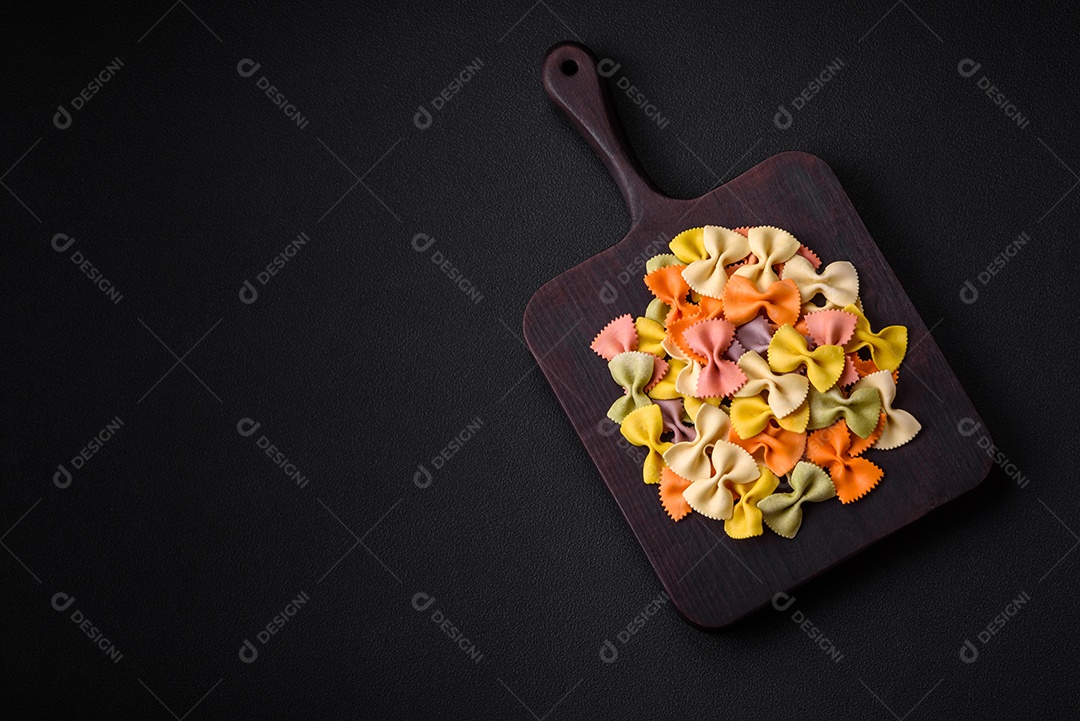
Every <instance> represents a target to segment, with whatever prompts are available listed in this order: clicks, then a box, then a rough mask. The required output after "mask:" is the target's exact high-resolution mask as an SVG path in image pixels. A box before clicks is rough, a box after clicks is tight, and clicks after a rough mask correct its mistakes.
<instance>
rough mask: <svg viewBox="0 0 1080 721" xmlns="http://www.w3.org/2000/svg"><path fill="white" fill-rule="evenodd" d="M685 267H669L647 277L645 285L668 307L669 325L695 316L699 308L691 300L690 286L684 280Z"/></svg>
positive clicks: (667, 320) (667, 322) (655, 271)
mask: <svg viewBox="0 0 1080 721" xmlns="http://www.w3.org/2000/svg"><path fill="white" fill-rule="evenodd" d="M685 267H686V266H684V265H669V266H667V267H665V268H660V269H659V270H654V271H653V272H651V273H649V274H648V275H647V276H645V285H646V286H648V288H649V290H651V291H652V294H653V295H654V296H656V299H657V300H659V301H660V302H662V303H665V304H666V305H668V306H669V307H670V308H671V310H670V311H668V315H667V319H666V320H665V322H666V324H667V325H669V326H670V325H671V324H672V323H673V322H674V321H677V320H679V319H680V318H682V317H684V316H687V315H694V313H695V312H696V311H697V306H695V305H694V304H693V303H691V302H690V300H689V295H690V286H689V285H687V284H686V281H685V280H683V277H682V270H683V268H685Z"/></svg>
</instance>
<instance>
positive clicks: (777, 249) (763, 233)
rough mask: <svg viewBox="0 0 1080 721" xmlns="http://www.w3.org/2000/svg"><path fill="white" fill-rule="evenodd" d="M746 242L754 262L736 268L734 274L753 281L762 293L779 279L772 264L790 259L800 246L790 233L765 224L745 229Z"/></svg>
mask: <svg viewBox="0 0 1080 721" xmlns="http://www.w3.org/2000/svg"><path fill="white" fill-rule="evenodd" d="M747 242H748V244H749V246H750V252H751V253H753V254H754V259H755V262H753V263H747V264H746V265H744V266H742V267H740V268H737V269H736V270H735V275H738V276H742V277H743V278H747V279H748V280H751V281H753V283H754V285H755V286H757V289H758V290H759V291H761V292H762V293H764V292H765V291H767V290H768V289H769V286H770V285H772V284H773V283H775V282H776V281H778V280H780V278H778V277H777V275H776V272H775V271H773V266H774V265H778V264H780V263H786V262H787V261H789V260H791V259H792V258H793V257H794V256H795V254H796V253H798V252H799V248H800V247H801V246H800V243H799V241H797V240H796V239H795V236H794V235H792V234H791V233H789V232H787V231H786V230H780V229H779V228H773V227H770V226H765V225H762V226H758V227H756V228H750V230H749V231H747Z"/></svg>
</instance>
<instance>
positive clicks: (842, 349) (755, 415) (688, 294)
mask: <svg viewBox="0 0 1080 721" xmlns="http://www.w3.org/2000/svg"><path fill="white" fill-rule="evenodd" d="M670 248H671V253H670V254H663V255H657V256H656V257H654V258H652V259H650V260H649V261H648V263H647V265H646V271H647V275H646V276H645V285H646V286H648V288H649V290H650V291H651V292H652V294H653V296H654V299H653V300H652V302H650V303H649V306H648V309H647V310H646V311H645V314H644V315H643V316H641V317H639V318H633V317H631V316H630V315H629V314H628V315H622V316H619V317H618V318H615V319H614V320H613V321H611V322H610V323H608V325H607V326H606V327H604V329H603V330H601V331H600V333H599V334H598V335H597V336H596V338H595V339H594V340H593V342H592V345H591V348H592V349H593V350H594V351H595V352H596V353H597V354H598V355H599V356H601V357H602V358H603V359H604V360H606V361H607V362H608V368H609V369H610V371H611V377H612V378H613V379H614V380H615V382H616V383H618V384H619V385H621V386H622V387H623V389H624V392H623V394H622V395H621V396H620V397H619V398H618V399H617V400H616V401H615V402H614V403H613V404H612V405H611V408H610V409H609V410H608V414H607V415H608V417H609V418H610V419H611V420H612V421H614V422H615V423H618V424H620V427H621V431H622V435H623V436H624V437H625V438H626V440H627V441H629V442H630V443H632V444H634V445H635V446H641V447H644V448H645V449H646V456H645V462H644V467H643V474H644V478H645V483H652V484H658V485H659V492H660V501H661V503H662V504H663V506H664V509H665V510H666V511H667V513H668V515H669V516H671V518H672V519H673V520H675V521H679V520H680V519H682V518H684V517H686V516H687V514H689V513H691V512H692V511H696V512H697V513H700V514H701V515H703V516H706V517H708V518H712V519H715V520H722V521H723V522H724V530H725V531H726V532H727V534H728V535H729V536H731V537H732V538H751V537H754V536H759V535H761V534H762V533H763V524H764V525H767V526H768V527H769V528H770V529H772V530H773V531H775V532H776V533H777V534H779V535H780V536H783V537H785V538H794V537H795V534H796V533H797V532H798V530H799V528H800V526H801V525H802V518H803V508H802V507H803V504H805V503H808V502H816V501H826V500H828V499H831V498H834V497H838V498H839V499H840V501H841V502H842V503H845V504H846V503H851V502H852V501H856V500H858V499H860V498H862V497H863V496H865V495H866V494H867V493H869V492H870V491H871V490H872V489H873V488H875V487H876V486H877V485H878V483H879V482H880V481H881V477H882V475H883V471H882V469H881V468H880V467H879V466H877V465H875V464H874V463H873V462H872V461H871V460H869V459H868V458H865V457H864V454H866V452H867V451H868V450H870V449H876V450H882V451H885V450H889V449H892V448H896V447H898V446H901V445H903V444H905V443H907V442H908V441H910V440H911V439H912V438H914V437H915V434H916V433H918V432H919V429H920V428H921V426H920V424H919V422H918V421H917V420H916V419H915V418H914V416H912V415H911V414H910V413H908V412H907V411H904V410H901V409H899V408H897V407H895V405H894V402H895V398H896V387H897V386H896V384H897V382H898V381H899V373H898V370H897V369H898V368H899V367H900V363H901V361H903V359H904V354H905V353H906V351H907V343H908V333H907V328H905V327H904V326H888V327H886V328H882V329H881V330H878V331H874V330H873V329H872V327H871V325H870V321H869V320H867V318H866V316H865V315H864V314H863V308H862V303H861V301H860V300H859V276H858V273H857V272H856V270H855V266H853V265H852V264H851V263H849V262H847V261H843V260H841V261H837V262H834V263H830V264H828V265H826V266H824V267H822V262H821V260H820V259H819V258H818V257H817V256H816V255H815V254H814V252H813V251H812V250H810V249H809V248H807V247H806V246H805V245H802V244H801V243H800V242H799V241H798V240H796V239H795V237H794V236H793V235H792V234H791V233H788V232H786V231H783V230H780V229H779V228H773V227H768V226H759V227H753V228H736V229H735V230H729V229H727V228H721V227H719V226H711V225H709V226H705V227H704V228H693V229H691V230H687V231H685V232H683V233H680V234H679V235H678V236H676V237H675V238H674V239H673V240H672V241H671V244H670Z"/></svg>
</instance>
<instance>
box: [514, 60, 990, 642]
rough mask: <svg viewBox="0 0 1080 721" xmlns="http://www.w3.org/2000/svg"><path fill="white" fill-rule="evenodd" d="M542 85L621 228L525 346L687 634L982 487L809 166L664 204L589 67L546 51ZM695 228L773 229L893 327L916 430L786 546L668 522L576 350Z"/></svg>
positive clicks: (693, 522)
mask: <svg viewBox="0 0 1080 721" xmlns="http://www.w3.org/2000/svg"><path fill="white" fill-rule="evenodd" d="M542 74H543V82H544V87H545V89H546V90H547V92H548V95H549V96H550V97H551V99H552V101H553V102H554V103H555V104H556V105H557V106H558V107H559V108H560V109H562V110H563V111H564V112H565V113H566V115H567V116H568V117H569V118H570V120H571V121H572V122H573V124H574V125H575V127H576V128H577V129H578V130H579V132H580V133H581V134H582V135H583V136H584V137H585V139H586V140H587V141H588V142H589V144H590V145H591V146H592V147H593V149H594V150H595V151H596V152H597V154H598V155H599V156H600V158H601V159H602V160H603V162H604V164H605V166H607V168H608V170H609V171H610V172H611V174H612V176H613V177H614V179H615V181H616V183H617V184H618V186H619V189H620V191H621V192H622V194H623V197H624V199H625V200H626V204H627V208H628V210H629V212H630V216H631V221H632V227H631V229H630V231H629V232H628V233H627V234H626V236H625V237H624V238H623V239H622V240H621V241H620V242H618V243H616V244H615V245H613V246H612V247H610V248H609V249H608V250H606V251H604V252H603V253H600V254H599V255H596V256H594V257H593V258H590V259H589V260H587V261H585V262H584V263H582V264H580V265H578V266H576V267H575V268H572V269H571V270H568V271H567V272H565V273H563V274H562V275H560V276H558V277H557V278H555V279H554V280H552V281H550V282H549V283H547V284H545V285H544V286H543V287H541V288H540V289H539V290H538V291H537V292H536V294H535V295H534V296H533V298H532V299H531V301H530V302H529V305H528V307H527V308H526V311H525V317H524V331H525V337H526V340H527V342H528V344H529V347H530V349H531V351H532V353H533V354H534V355H535V357H536V359H537V361H538V363H539V365H540V367H541V368H542V370H543V372H544V374H545V376H546V377H547V379H548V382H549V383H550V384H551V386H552V388H553V390H554V391H555V395H556V396H557V398H558V400H559V403H560V404H561V405H562V407H563V408H564V410H565V411H566V414H567V416H568V417H569V418H570V421H571V422H572V423H573V425H574V428H575V430H576V432H577V434H578V435H579V436H580V438H581V441H582V443H584V444H585V448H586V449H587V450H588V452H589V455H590V456H591V457H592V459H593V461H594V462H595V464H596V467H597V468H598V469H599V471H600V474H601V476H602V477H603V479H604V482H605V483H606V485H607V487H608V489H609V490H610V491H611V493H612V495H613V496H614V497H615V499H616V501H617V502H618V504H619V507H620V509H621V510H622V513H623V515H624V516H625V517H626V520H627V521H628V522H629V524H630V526H631V528H632V529H633V532H634V534H635V536H636V537H637V540H638V541H639V543H640V544H641V546H642V548H643V549H644V550H645V553H646V554H647V555H648V558H649V560H650V562H651V563H652V566H653V568H654V569H655V570H656V573H657V575H658V576H659V578H660V580H661V582H662V583H663V585H664V588H665V589H666V590H667V592H668V595H669V596H670V597H671V599H672V601H673V603H674V605H675V606H676V607H677V608H678V609H679V611H680V612H681V613H682V614H683V615H684V616H685V617H686V618H687V619H688V620H689V621H691V622H692V623H694V624H697V625H699V626H702V627H707V628H717V627H722V626H725V625H727V624H730V623H732V622H733V621H735V620H737V619H739V618H741V617H743V616H745V615H746V614H748V613H750V612H751V611H753V610H755V609H757V608H759V607H761V606H763V605H765V604H767V603H769V602H770V599H772V597H773V596H774V594H776V593H777V592H779V591H790V590H791V589H793V588H794V587H796V586H798V585H799V584H801V583H803V582H805V581H807V580H809V579H810V578H812V577H814V576H816V575H818V574H820V573H821V572H822V571H824V570H826V569H828V568H830V567H832V566H834V565H836V564H837V563H839V562H840V561H842V560H844V559H845V558H847V557H849V556H851V555H852V554H854V553H857V552H858V551H860V550H862V549H864V548H866V547H867V546H869V545H870V544H872V543H874V542H875V541H877V540H880V539H881V538H883V537H885V536H887V535H889V534H890V533H892V532H894V531H896V530H897V529H899V528H901V527H903V526H905V525H907V524H909V523H911V522H912V521H914V520H916V519H918V518H920V517H921V516H923V515H925V514H926V513H927V512H929V511H931V510H933V509H934V508H937V507H939V506H940V505H942V504H944V503H946V502H948V501H950V500H952V499H954V498H956V497H958V496H960V495H961V494H963V493H965V492H966V491H969V490H971V489H972V488H974V487H975V486H976V485H977V484H978V483H979V482H981V481H982V479H983V478H984V477H985V476H986V473H987V471H988V470H989V467H990V458H989V457H988V456H987V455H985V454H984V453H982V452H981V451H980V450H979V448H978V447H977V446H976V444H974V443H971V442H969V439H966V438H964V437H963V436H962V435H961V434H960V433H959V431H958V427H957V424H958V422H959V421H960V420H961V419H963V418H971V419H973V422H975V423H977V422H980V420H979V416H978V413H977V412H976V411H975V409H974V407H973V406H972V404H971V401H970V400H969V399H968V396H967V394H966V393H965V391H964V389H963V387H962V386H961V384H960V381H959V380H958V379H957V377H956V375H955V374H954V373H953V371H952V369H951V368H950V367H949V364H948V362H947V361H946V360H945V358H944V356H943V355H942V353H941V350H940V349H939V347H938V345H937V343H936V342H935V340H934V338H933V336H931V335H930V334H929V331H928V329H927V328H926V325H925V324H924V323H923V321H922V319H921V318H920V317H919V315H918V313H917V312H916V310H915V308H914V306H913V305H912V304H911V302H910V300H909V299H908V297H907V295H906V294H905V292H904V289H903V288H902V287H901V285H900V282H899V281H898V280H897V278H896V276H895V275H894V273H893V271H892V269H891V268H890V267H889V265H888V264H887V263H886V261H885V259H884V258H883V257H882V255H881V252H880V251H879V250H878V247H877V245H876V244H875V243H874V241H873V239H872V238H871V237H870V235H869V233H868V232H867V230H866V227H865V226H864V225H863V223H862V221H861V220H860V218H859V216H858V214H857V213H856V211H855V208H854V207H853V206H852V203H851V201H850V200H849V199H848V197H847V195H846V194H845V192H844V190H843V188H842V187H841V186H840V183H839V181H838V180H837V178H836V176H835V175H834V174H833V172H832V170H831V169H830V168H829V166H828V165H827V164H826V163H825V162H824V161H823V160H821V159H820V158H817V157H815V156H813V155H809V154H806V153H798V152H788V153H781V154H779V155H775V156H773V157H771V158H769V159H768V160H766V161H764V162H762V163H759V164H758V165H756V166H754V167H753V168H751V169H750V170H748V171H747V172H745V173H743V174H742V175H740V176H738V177H737V178H735V179H734V180H732V181H730V182H728V183H726V184H725V185H723V186H720V187H718V188H716V189H714V190H712V191H711V192H709V193H707V194H706V195H704V196H702V197H701V198H697V199H693V200H680V199H672V198H668V197H665V196H664V195H662V194H661V193H660V192H659V191H658V190H657V189H656V188H655V186H654V185H653V184H652V183H651V182H650V181H649V180H648V179H647V178H646V177H645V176H644V174H643V172H642V171H641V170H640V167H639V165H638V164H637V162H636V161H635V160H634V158H633V155H632V154H631V153H630V151H629V149H628V147H627V145H626V142H625V139H624V136H623V134H622V132H621V130H620V128H619V123H618V120H617V118H616V117H615V114H614V112H613V110H612V106H611V103H610V98H609V97H608V96H607V93H606V89H605V85H604V80H603V79H602V78H600V77H599V76H598V74H597V72H596V59H595V57H594V56H593V55H592V53H591V52H589V51H588V50H587V49H586V48H584V47H582V46H580V45H577V44H573V43H565V44H560V45H557V46H555V47H554V48H552V49H551V50H550V51H549V53H548V55H547V57H546V59H545V61H544V65H543V69H542ZM867 162H868V163H872V159H868V160H867ZM705 224H714V225H721V226H725V227H729V228H734V227H739V226H744V225H774V226H777V227H780V228H783V229H785V230H788V231H790V232H791V233H793V234H794V235H795V237H797V238H798V239H799V240H800V241H802V242H803V243H805V244H806V245H808V246H809V247H810V248H812V249H813V250H814V251H815V252H816V253H817V254H818V255H819V256H820V257H821V259H822V260H823V261H824V262H825V263H830V262H832V261H836V260H849V261H851V262H852V263H854V264H855V267H856V268H857V269H858V272H859V278H860V293H861V297H862V300H863V304H864V308H865V311H866V315H867V317H868V318H869V319H870V322H871V325H872V326H873V327H874V328H875V329H877V328H880V327H881V326H884V325H893V324H901V325H905V326H907V327H908V331H909V342H908V353H907V357H906V358H905V360H904V363H903V365H902V366H901V369H900V370H901V373H900V383H899V387H898V394H897V400H896V402H897V405H898V406H899V407H901V408H904V409H906V410H909V411H910V412H912V413H913V414H914V415H915V416H916V417H917V418H918V419H919V421H920V422H921V423H922V425H923V428H922V431H921V432H920V433H919V435H918V436H917V437H916V438H915V439H914V440H913V441H912V442H910V443H908V444H907V445H905V446H902V447H901V448H899V449H896V450H891V451H875V450H871V451H869V452H868V454H867V457H868V458H870V459H871V460H873V461H874V463H876V464H878V465H879V466H881V467H882V468H883V469H884V470H885V476H884V478H883V480H882V481H881V483H880V485H879V486H878V487H877V488H876V489H875V490H874V491H873V492H871V493H870V494H869V495H868V496H866V497H865V498H864V499H862V500H860V501H858V502H856V503H854V504H850V505H847V506H845V505H842V504H841V503H840V502H839V501H831V502H827V503H821V504H814V505H813V506H812V507H809V508H808V509H807V511H806V518H805V521H804V523H803V527H802V529H801V530H800V531H799V534H798V536H797V537H796V538H795V539H794V540H786V539H783V538H780V537H779V536H777V535H775V534H773V533H771V532H769V531H768V530H766V532H765V534H764V535H763V536H760V537H757V538H753V539H747V540H742V541H736V540H733V539H731V538H728V537H727V536H726V534H725V533H724V530H723V525H722V524H721V523H720V522H717V521H713V520H709V519H707V518H704V517H702V516H700V515H699V514H696V513H695V514H691V515H690V516H688V517H687V518H685V519H684V520H683V521H680V522H679V523H674V522H672V521H671V519H670V518H669V517H668V516H667V515H666V514H665V512H664V509H663V508H662V506H661V504H660V501H659V499H658V497H657V487H656V486H650V485H645V484H643V483H642V480H641V463H642V460H643V458H644V454H645V451H644V449H641V448H635V447H632V446H629V445H628V444H626V442H625V441H624V440H623V438H622V437H621V435H620V434H619V432H618V427H617V426H616V425H615V424H613V423H611V421H609V420H608V419H607V418H606V416H605V413H606V411H607V408H608V407H609V406H610V404H611V402H612V401H613V400H614V399H615V398H616V397H617V396H618V394H619V393H620V389H619V388H618V387H617V386H616V385H615V383H614V382H613V381H612V379H611V377H610V375H609V373H608V369H607V364H606V363H605V362H603V361H602V360H601V359H600V358H598V357H597V356H596V355H595V354H594V353H593V352H592V351H591V350H590V349H589V343H590V341H591V340H592V338H593V337H594V336H595V335H596V333H597V332H599V330H600V329H601V328H603V327H604V325H605V324H606V323H607V322H608V321H610V320H611V319H612V318H614V317H615V316H617V315H620V314H623V313H631V314H633V315H634V316H635V317H636V316H639V315H643V314H644V311H645V307H646V305H647V304H648V302H649V300H650V299H651V296H650V294H649V292H648V290H647V289H646V288H645V285H644V284H643V283H642V277H643V275H644V273H645V261H646V260H647V259H648V258H649V257H651V256H653V255H656V254H657V253H662V252H667V251H666V248H667V241H668V240H670V239H671V238H672V237H674V236H675V235H676V234H677V233H679V232H680V231H682V230H685V229H687V228H693V227H697V226H701V225H705ZM573 231H574V229H573V228H567V233H568V234H572V233H573ZM569 480H570V481H571V482H574V481H580V482H582V483H587V482H591V479H588V478H582V479H569Z"/></svg>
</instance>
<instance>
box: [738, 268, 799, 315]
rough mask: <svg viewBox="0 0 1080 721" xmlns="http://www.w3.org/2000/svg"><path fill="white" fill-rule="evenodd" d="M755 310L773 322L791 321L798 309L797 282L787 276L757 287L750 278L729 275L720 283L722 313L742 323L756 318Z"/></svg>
mask: <svg viewBox="0 0 1080 721" xmlns="http://www.w3.org/2000/svg"><path fill="white" fill-rule="evenodd" d="M759 311H764V312H765V315H767V316H769V318H770V319H771V320H772V322H773V323H775V324H776V325H784V324H785V323H786V324H788V325H793V324H795V323H796V322H798V320H799V314H800V313H801V312H802V306H801V304H800V302H799V288H798V286H796V285H795V282H794V281H791V280H778V281H776V282H775V283H773V284H772V285H770V286H769V287H768V289H767V290H765V291H759V290H758V289H757V286H755V285H754V283H753V281H751V280H749V279H747V278H743V277H742V276H739V275H733V276H731V278H730V279H729V280H728V282H727V285H726V286H725V287H724V316H725V317H726V318H727V319H728V320H729V321H731V322H732V323H734V324H735V325H742V324H743V323H749V322H750V321H752V320H753V319H754V318H756V317H757V315H758V312H759Z"/></svg>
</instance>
